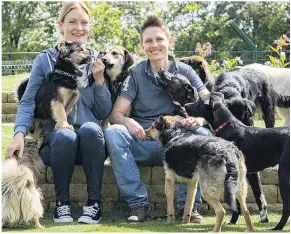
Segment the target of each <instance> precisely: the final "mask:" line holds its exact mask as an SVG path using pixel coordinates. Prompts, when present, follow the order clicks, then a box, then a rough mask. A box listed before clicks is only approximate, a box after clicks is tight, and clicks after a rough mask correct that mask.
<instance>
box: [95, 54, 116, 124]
mask: <svg viewBox="0 0 291 234" xmlns="http://www.w3.org/2000/svg"><path fill="white" fill-rule="evenodd" d="M104 69H105V66H104V64H103V63H102V61H101V60H100V59H96V60H95V61H93V63H92V67H91V71H92V75H93V78H94V83H93V85H92V87H93V88H94V106H93V110H92V111H93V114H94V115H95V117H96V118H97V119H99V120H104V119H106V118H107V117H108V116H109V114H110V112H111V110H112V101H111V94H110V92H109V89H108V86H107V84H106V82H105V79H104Z"/></svg>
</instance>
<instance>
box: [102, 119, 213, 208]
mask: <svg viewBox="0 0 291 234" xmlns="http://www.w3.org/2000/svg"><path fill="white" fill-rule="evenodd" d="M195 133H196V134H201V135H211V132H210V131H209V130H208V129H205V128H198V129H197V130H196V131H195ZM104 136H105V141H106V145H107V148H108V153H109V157H110V160H111V165H112V169H113V173H114V176H115V179H116V182H117V185H118V188H119V190H120V192H121V194H122V196H123V197H124V199H125V201H126V202H127V203H128V205H129V207H130V208H133V207H139V206H145V205H148V204H149V201H148V193H147V190H146V187H145V185H144V183H143V182H142V181H141V179H140V173H139V169H138V165H142V166H162V162H163V157H164V151H163V146H162V145H161V144H160V143H159V142H158V141H148V140H146V141H139V140H136V139H135V138H134V137H132V136H131V135H130V133H129V132H128V129H127V128H126V127H125V126H123V125H119V124H114V125H112V126H111V127H109V128H108V129H107V130H106V131H105V132H104ZM198 191H199V192H197V194H196V198H195V203H196V205H199V204H201V195H200V190H198ZM186 194H187V189H186V185H185V184H184V185H180V189H179V193H178V199H177V201H178V202H177V203H178V208H182V207H181V206H184V204H185V200H186Z"/></svg>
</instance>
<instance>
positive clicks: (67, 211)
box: [57, 205, 71, 216]
mask: <svg viewBox="0 0 291 234" xmlns="http://www.w3.org/2000/svg"><path fill="white" fill-rule="evenodd" d="M57 212H58V215H59V216H63V215H71V208H70V206H68V205H64V206H60V207H58V208H57Z"/></svg>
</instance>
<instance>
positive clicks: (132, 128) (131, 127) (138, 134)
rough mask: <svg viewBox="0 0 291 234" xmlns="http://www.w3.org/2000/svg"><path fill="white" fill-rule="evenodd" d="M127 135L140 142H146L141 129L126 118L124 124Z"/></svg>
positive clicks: (134, 122)
mask: <svg viewBox="0 0 291 234" xmlns="http://www.w3.org/2000/svg"><path fill="white" fill-rule="evenodd" d="M125 126H126V127H127V129H128V131H129V133H130V134H131V135H132V136H134V137H135V138H136V139H138V140H140V141H144V140H146V134H145V131H144V129H143V127H142V126H141V125H140V124H139V123H138V122H136V121H135V120H134V119H132V118H128V120H127V121H126V123H125Z"/></svg>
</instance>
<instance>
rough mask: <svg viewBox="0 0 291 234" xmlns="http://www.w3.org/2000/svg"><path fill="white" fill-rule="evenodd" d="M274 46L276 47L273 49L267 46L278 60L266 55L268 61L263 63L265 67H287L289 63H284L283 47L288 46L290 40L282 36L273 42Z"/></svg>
mask: <svg viewBox="0 0 291 234" xmlns="http://www.w3.org/2000/svg"><path fill="white" fill-rule="evenodd" d="M274 44H275V45H276V46H277V47H276V48H274V47H273V46H269V47H270V48H271V49H272V50H273V51H274V52H276V54H277V55H278V57H279V58H276V57H274V56H271V55H268V57H269V59H270V60H269V61H267V62H266V63H265V65H268V66H272V67H287V66H288V65H289V64H290V62H286V54H285V52H284V51H283V47H287V46H290V38H289V37H287V36H286V35H285V34H283V35H282V36H281V37H280V39H278V40H275V41H274Z"/></svg>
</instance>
